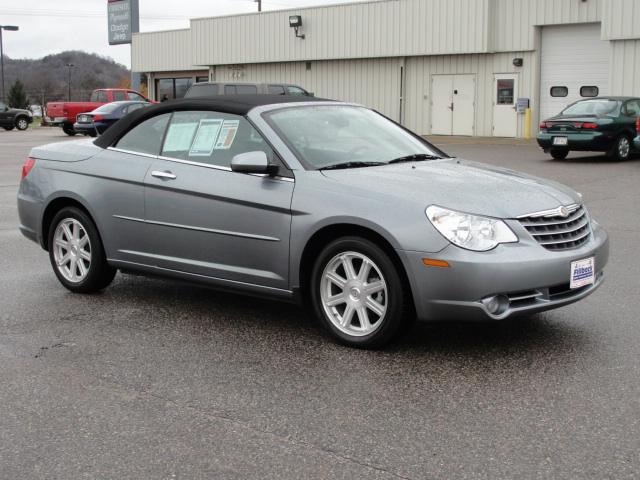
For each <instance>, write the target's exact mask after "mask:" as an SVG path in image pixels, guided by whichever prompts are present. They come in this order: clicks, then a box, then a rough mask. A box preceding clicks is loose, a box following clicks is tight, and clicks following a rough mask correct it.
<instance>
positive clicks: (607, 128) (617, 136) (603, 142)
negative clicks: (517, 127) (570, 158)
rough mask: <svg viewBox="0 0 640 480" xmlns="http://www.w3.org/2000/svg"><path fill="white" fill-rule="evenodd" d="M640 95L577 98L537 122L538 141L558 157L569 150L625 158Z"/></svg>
mask: <svg viewBox="0 0 640 480" xmlns="http://www.w3.org/2000/svg"><path fill="white" fill-rule="evenodd" d="M639 116H640V98H636V97H596V98H590V99H588V100H580V101H578V102H575V103H572V104H571V105H569V106H568V107H567V108H565V109H564V110H563V111H562V112H561V113H560V114H559V115H556V116H555V117H552V118H549V119H547V120H545V121H543V122H541V123H540V133H538V144H539V145H540V146H541V147H542V149H543V150H544V151H545V152H548V153H550V154H551V156H552V157H553V158H555V159H557V160H562V159H564V158H566V157H567V155H568V154H569V152H570V151H591V152H606V154H607V155H608V156H610V157H611V158H615V159H617V160H626V159H627V158H629V155H630V154H631V152H632V149H633V146H632V140H633V137H634V136H635V125H636V120H637V119H638V117H639Z"/></svg>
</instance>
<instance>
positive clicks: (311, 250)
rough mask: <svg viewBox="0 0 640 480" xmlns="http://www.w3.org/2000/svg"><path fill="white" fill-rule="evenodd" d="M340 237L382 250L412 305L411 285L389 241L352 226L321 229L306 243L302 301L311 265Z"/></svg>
mask: <svg viewBox="0 0 640 480" xmlns="http://www.w3.org/2000/svg"><path fill="white" fill-rule="evenodd" d="M342 237H361V238H365V239H367V240H369V241H371V242H373V243H375V244H376V245H377V246H378V247H380V248H382V250H384V252H385V253H386V254H387V255H389V258H390V259H391V261H392V262H393V264H394V266H395V267H396V268H397V269H398V273H399V274H400V278H401V279H402V283H403V285H402V287H403V289H405V292H407V293H408V295H409V297H410V300H411V302H410V304H411V305H413V292H412V291H411V284H410V283H409V278H408V276H407V272H406V270H405V268H404V265H403V264H402V261H401V260H400V257H399V256H398V254H397V253H396V251H395V249H394V248H393V246H392V245H391V243H389V241H388V240H387V239H386V238H384V237H383V236H382V235H380V234H379V233H378V232H376V231H374V230H371V229H370V228H367V227H362V226H360V225H353V224H335V225H329V226H326V227H323V228H321V229H320V230H318V231H317V232H316V233H314V234H313V235H312V236H311V238H310V239H309V241H308V242H307V244H306V246H305V248H304V250H303V252H302V258H301V260H300V279H299V282H300V291H301V293H302V296H303V298H304V300H308V298H309V293H310V292H309V289H310V285H311V272H312V271H313V264H314V261H315V259H316V258H317V257H318V255H319V254H320V252H321V251H322V249H323V248H324V247H325V246H327V245H328V244H329V243H331V242H332V241H333V240H336V239H338V238H342Z"/></svg>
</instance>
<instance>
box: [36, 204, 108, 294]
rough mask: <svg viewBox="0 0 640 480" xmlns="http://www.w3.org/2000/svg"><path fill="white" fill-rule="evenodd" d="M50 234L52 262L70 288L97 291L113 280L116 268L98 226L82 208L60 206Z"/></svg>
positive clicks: (59, 275) (50, 256) (61, 280)
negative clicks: (110, 262)
mask: <svg viewBox="0 0 640 480" xmlns="http://www.w3.org/2000/svg"><path fill="white" fill-rule="evenodd" d="M48 238H49V244H48V245H49V260H50V261H51V266H52V267H53V271H54V273H55V274H56V276H57V277H58V280H59V281H60V283H62V285H63V286H64V287H65V288H67V289H68V290H71V291H72V292H75V293H93V292H97V291H99V290H102V289H103V288H105V287H107V286H108V285H109V284H110V283H111V282H112V281H113V277H114V276H115V274H116V269H114V268H113V267H111V266H109V264H108V263H107V259H106V255H105V252H104V247H103V245H102V240H101V239H100V235H99V234H98V229H97V228H96V226H95V224H94V223H93V221H92V220H91V218H90V217H89V216H88V215H87V214H86V213H85V212H83V211H82V210H80V209H78V208H75V207H66V208H63V209H62V210H60V211H59V212H58V213H57V214H56V215H55V216H54V217H53V221H52V222H51V227H50V228H49V237H48Z"/></svg>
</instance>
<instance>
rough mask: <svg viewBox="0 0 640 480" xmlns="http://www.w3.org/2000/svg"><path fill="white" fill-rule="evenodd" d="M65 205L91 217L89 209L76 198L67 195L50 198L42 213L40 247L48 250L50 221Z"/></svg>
mask: <svg viewBox="0 0 640 480" xmlns="http://www.w3.org/2000/svg"><path fill="white" fill-rule="evenodd" d="M66 207H76V208H78V209H80V210H82V211H83V212H85V213H86V214H87V215H88V216H89V218H91V219H93V217H92V216H91V214H90V213H89V211H88V210H87V209H86V208H85V207H84V205H82V204H81V203H80V202H78V201H77V200H74V199H73V198H69V197H60V198H56V199H54V200H52V201H51V202H50V203H49V205H47V208H45V210H44V214H43V215H42V248H44V249H45V250H47V251H48V250H49V228H51V222H52V221H53V217H55V216H56V213H58V212H59V211H60V210H62V209H63V208H66Z"/></svg>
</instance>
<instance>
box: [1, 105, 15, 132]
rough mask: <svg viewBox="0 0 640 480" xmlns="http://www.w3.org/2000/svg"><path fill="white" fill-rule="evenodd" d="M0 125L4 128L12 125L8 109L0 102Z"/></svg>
mask: <svg viewBox="0 0 640 480" xmlns="http://www.w3.org/2000/svg"><path fill="white" fill-rule="evenodd" d="M0 125H1V126H4V127H8V126H11V125H13V119H12V118H11V114H10V113H9V108H8V107H7V106H6V105H5V104H4V103H2V102H0Z"/></svg>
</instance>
